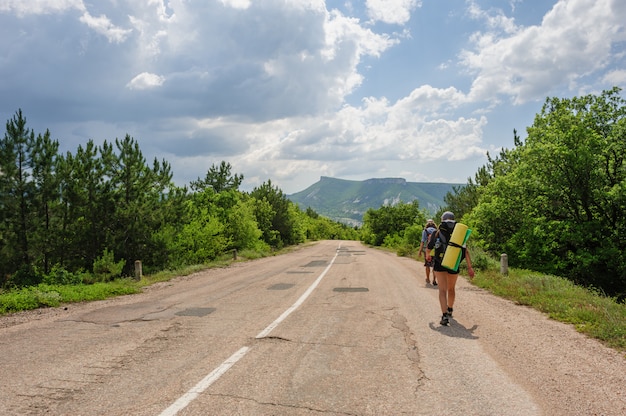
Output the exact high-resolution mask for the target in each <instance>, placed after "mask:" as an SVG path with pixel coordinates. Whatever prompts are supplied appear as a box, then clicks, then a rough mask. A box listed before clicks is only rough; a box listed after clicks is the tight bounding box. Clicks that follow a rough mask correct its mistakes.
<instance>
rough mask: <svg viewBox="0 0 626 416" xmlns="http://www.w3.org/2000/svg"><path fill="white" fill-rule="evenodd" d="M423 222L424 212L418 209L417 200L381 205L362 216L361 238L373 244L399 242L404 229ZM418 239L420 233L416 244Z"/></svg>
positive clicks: (424, 220) (424, 219)
mask: <svg viewBox="0 0 626 416" xmlns="http://www.w3.org/2000/svg"><path fill="white" fill-rule="evenodd" d="M425 222H426V217H425V214H424V213H423V212H422V211H420V209H419V202H418V201H417V200H415V201H413V202H411V203H399V204H397V205H395V206H382V207H380V208H379V209H377V210H375V209H371V208H370V209H369V210H368V211H367V212H366V213H365V216H364V217H363V234H362V238H363V241H364V242H365V243H367V244H371V245H374V246H381V245H383V244H385V245H387V246H389V245H388V244H399V242H400V241H402V238H403V236H404V232H405V230H406V229H408V228H409V227H411V226H413V225H415V224H424V223H425ZM420 239H421V234H420V236H419V238H418V239H417V245H419V240H420ZM385 241H387V243H385Z"/></svg>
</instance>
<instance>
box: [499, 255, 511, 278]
mask: <svg viewBox="0 0 626 416" xmlns="http://www.w3.org/2000/svg"><path fill="white" fill-rule="evenodd" d="M500 274H503V275H505V276H506V275H508V274H509V257H508V256H507V255H506V254H505V253H502V254H501V255H500Z"/></svg>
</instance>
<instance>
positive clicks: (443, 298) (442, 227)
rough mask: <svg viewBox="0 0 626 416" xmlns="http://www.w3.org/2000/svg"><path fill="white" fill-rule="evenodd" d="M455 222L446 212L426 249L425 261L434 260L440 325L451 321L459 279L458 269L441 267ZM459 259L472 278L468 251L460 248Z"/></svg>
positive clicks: (449, 213) (472, 272) (472, 273)
mask: <svg viewBox="0 0 626 416" xmlns="http://www.w3.org/2000/svg"><path fill="white" fill-rule="evenodd" d="M455 225H456V221H455V220H454V214H453V213H452V212H450V211H446V212H444V213H443V215H442V216H441V224H439V229H438V230H437V232H436V233H435V234H433V235H432V236H431V238H430V240H429V241H428V245H427V248H426V260H429V259H432V260H434V266H433V273H434V275H435V277H434V278H435V279H437V281H438V282H439V304H440V306H441V313H442V316H441V321H440V324H441V325H448V324H449V323H450V319H452V311H453V307H454V298H455V296H456V293H455V286H456V281H457V279H458V277H459V269H458V267H457V269H456V270H449V269H447V268H445V267H443V266H442V265H441V263H442V261H443V254H444V253H445V251H446V247H447V245H448V242H449V241H450V237H451V236H452V231H453V230H454V226H455ZM432 249H435V255H434V256H431V254H432V253H431V250H432ZM461 259H465V261H466V262H467V273H468V274H469V277H470V279H473V278H474V269H473V268H472V260H471V259H470V254H469V250H468V249H467V248H466V247H462V248H461Z"/></svg>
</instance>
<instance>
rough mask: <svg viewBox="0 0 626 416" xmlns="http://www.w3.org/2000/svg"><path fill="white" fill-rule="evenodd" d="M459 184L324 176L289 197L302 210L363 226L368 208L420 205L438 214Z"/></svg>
mask: <svg viewBox="0 0 626 416" xmlns="http://www.w3.org/2000/svg"><path fill="white" fill-rule="evenodd" d="M455 186H456V187H459V186H464V184H458V183H439V182H407V181H406V179H404V178H371V179H366V180H363V181H353V180H347V179H338V178H331V177H328V176H321V177H320V180H319V181H318V182H316V183H314V184H313V185H311V186H309V187H308V188H306V189H304V190H302V191H300V192H296V193H293V194H291V195H287V198H288V199H290V200H291V201H292V202H294V203H296V204H298V205H299V206H300V208H301V209H303V210H306V209H307V208H311V209H312V210H314V211H315V212H317V213H318V214H320V215H322V216H324V217H327V218H330V219H331V220H333V221H339V222H342V223H345V224H349V225H358V226H360V225H361V224H362V222H363V215H364V214H365V212H367V210H368V209H370V208H373V209H378V208H380V207H382V206H394V205H397V204H398V203H400V202H403V203H410V202H413V201H414V200H417V201H418V202H419V206H420V208H422V209H424V210H426V211H427V212H428V213H429V214H435V213H436V212H437V211H438V210H439V209H440V208H441V207H443V206H444V205H445V202H444V197H445V196H446V194H447V193H448V192H453V188H454V187H455Z"/></svg>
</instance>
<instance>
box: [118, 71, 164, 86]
mask: <svg viewBox="0 0 626 416" xmlns="http://www.w3.org/2000/svg"><path fill="white" fill-rule="evenodd" d="M163 82H165V78H163V77H162V76H159V75H157V74H151V73H149V72H142V73H141V74H139V75H137V76H136V77H135V78H133V79H132V80H131V81H130V82H129V83H128V84H126V86H127V87H128V88H129V89H131V90H147V89H150V88H155V87H160V86H161V85H163Z"/></svg>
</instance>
